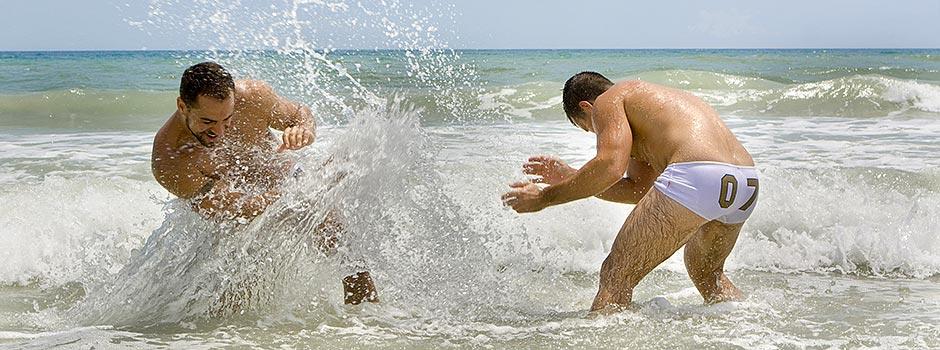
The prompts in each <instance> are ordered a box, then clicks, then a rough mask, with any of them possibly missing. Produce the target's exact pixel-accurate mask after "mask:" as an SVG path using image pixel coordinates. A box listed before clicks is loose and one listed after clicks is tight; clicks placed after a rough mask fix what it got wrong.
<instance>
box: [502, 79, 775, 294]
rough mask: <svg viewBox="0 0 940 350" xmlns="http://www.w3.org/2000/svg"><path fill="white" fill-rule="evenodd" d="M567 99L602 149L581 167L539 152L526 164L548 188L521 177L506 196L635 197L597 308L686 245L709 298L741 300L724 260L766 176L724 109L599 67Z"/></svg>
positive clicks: (571, 114)
mask: <svg viewBox="0 0 940 350" xmlns="http://www.w3.org/2000/svg"><path fill="white" fill-rule="evenodd" d="M562 101H563V103H564V109H565V114H566V115H567V116H568V119H569V120H570V121H571V123H572V124H574V125H576V126H578V127H579V128H581V129H583V130H585V131H588V132H592V133H594V134H596V135H597V154H596V156H595V157H594V158H593V159H591V160H590V161H588V162H587V164H585V165H584V166H583V167H581V169H574V168H572V167H570V166H568V165H567V164H565V163H564V162H562V161H561V160H559V159H558V158H556V157H551V156H535V157H532V158H530V159H529V161H528V162H527V163H526V164H525V165H524V166H523V169H524V171H525V172H526V173H527V174H531V175H536V176H538V177H537V178H536V181H537V182H542V183H545V184H548V185H549V186H548V187H545V188H541V187H539V186H537V185H535V184H533V183H530V182H519V183H515V184H512V185H511V186H512V190H511V191H510V192H508V193H506V194H504V195H503V197H502V198H503V201H504V203H505V204H506V205H509V206H512V208H513V209H514V210H516V211H517V212H519V213H527V212H535V211H539V210H542V209H544V208H546V207H548V206H552V205H558V204H562V203H567V202H570V201H573V200H578V199H582V198H586V197H590V196H596V197H597V198H600V199H603V200H607V201H613V202H620V203H629V204H636V207H634V209H633V211H632V212H631V213H630V215H629V216H628V217H627V220H626V222H625V223H624V224H623V227H622V228H621V229H620V232H619V233H618V234H617V237H616V239H615V240H614V243H613V246H612V247H611V251H610V254H609V255H608V256H607V259H605V260H604V263H603V264H602V265H601V271H600V287H599V289H598V292H597V296H596V297H595V298H594V302H593V304H592V305H591V310H592V311H598V310H603V309H607V308H608V307H609V306H610V307H613V309H614V310H616V309H618V308H623V307H627V306H629V305H630V303H631V301H632V298H633V289H634V288H635V287H636V285H637V284H638V283H639V282H640V280H641V279H642V278H643V277H645V276H646V275H647V274H648V273H649V272H650V271H652V270H653V268H655V267H656V266H657V265H659V264H660V263H662V262H663V261H665V260H666V259H667V258H669V256H671V255H672V254H673V253H674V252H675V251H676V250H678V249H679V248H680V247H682V246H683V245H685V265H686V268H687V269H688V273H689V277H691V278H692V282H693V283H694V284H695V287H696V288H698V290H699V292H700V293H701V294H702V297H703V298H704V299H705V301H706V302H707V303H715V302H721V301H726V300H736V299H739V298H741V296H742V294H741V291H740V290H738V288H737V287H735V286H734V284H732V283H731V280H729V279H728V277H727V276H726V275H725V273H724V263H725V259H726V258H727V257H728V254H730V253H731V249H732V248H733V247H734V243H735V241H736V240H737V237H738V234H739V233H740V231H741V226H742V225H743V224H744V221H745V220H747V218H748V217H749V216H750V214H751V212H752V211H753V210H754V207H755V205H756V200H757V193H758V177H757V171H756V170H755V169H754V161H753V159H752V158H751V156H750V154H749V153H748V152H747V150H745V149H744V146H742V145H741V143H740V142H739V141H738V140H737V138H735V136H734V134H732V133H731V130H729V129H728V127H727V126H725V124H724V122H722V121H721V119H720V118H719V117H718V113H717V112H716V111H715V110H714V109H713V108H711V106H709V105H708V104H707V103H705V102H704V101H702V100H701V99H700V98H698V97H696V96H694V95H692V94H690V93H688V92H685V91H681V90H677V89H672V88H668V87H665V86H660V85H656V84H652V83H647V82H642V81H637V80H633V81H624V82H621V83H618V84H616V85H615V84H613V82H611V81H610V80H608V79H607V78H605V77H604V76H603V75H601V74H598V73H594V72H582V73H579V74H576V75H574V76H573V77H571V78H570V79H568V81H567V82H566V83H565V87H564V90H563V92H562ZM625 173H626V177H624V174H625Z"/></svg>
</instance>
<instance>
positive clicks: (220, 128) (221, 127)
mask: <svg viewBox="0 0 940 350" xmlns="http://www.w3.org/2000/svg"><path fill="white" fill-rule="evenodd" d="M209 130H212V132H214V133H215V134H216V135H219V136H222V134H223V133H225V126H224V125H222V123H218V124H216V125H214V126H213V127H211V128H209Z"/></svg>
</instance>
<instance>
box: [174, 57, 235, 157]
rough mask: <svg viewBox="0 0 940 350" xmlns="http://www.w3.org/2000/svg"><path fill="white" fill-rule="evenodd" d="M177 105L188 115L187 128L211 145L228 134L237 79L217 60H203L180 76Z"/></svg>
mask: <svg viewBox="0 0 940 350" xmlns="http://www.w3.org/2000/svg"><path fill="white" fill-rule="evenodd" d="M176 108H177V109H179V113H180V114H182V115H183V116H184V117H185V123H186V127H187V128H189V131H190V132H191V133H192V134H193V137H195V138H196V140H198V141H199V143H201V144H202V145H203V146H206V147H212V146H214V145H215V143H216V142H217V141H218V140H219V139H221V138H222V136H223V135H225V128H226V127H227V126H228V122H229V119H230V118H231V117H232V113H234V111H235V81H234V80H233V79H232V75H231V74H229V73H228V72H227V71H226V70H225V68H222V66H220V65H219V64H217V63H215V62H203V63H199V64H196V65H194V66H192V67H189V68H188V69H186V71H185V72H183V78H182V79H180V96H179V97H178V98H177V99H176Z"/></svg>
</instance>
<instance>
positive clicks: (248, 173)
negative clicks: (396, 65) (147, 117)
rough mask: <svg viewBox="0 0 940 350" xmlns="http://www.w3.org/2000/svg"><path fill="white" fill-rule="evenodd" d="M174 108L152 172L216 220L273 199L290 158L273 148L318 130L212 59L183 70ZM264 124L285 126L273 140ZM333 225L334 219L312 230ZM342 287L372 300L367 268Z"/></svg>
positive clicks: (258, 208) (299, 110)
mask: <svg viewBox="0 0 940 350" xmlns="http://www.w3.org/2000/svg"><path fill="white" fill-rule="evenodd" d="M176 108H177V109H176V112H175V113H173V115H172V116H170V119H169V120H167V121H166V123H165V124H164V125H163V127H161V128H160V130H159V131H158V132H157V134H156V136H155V137H154V141H153V153H152V161H151V167H152V170H153V175H154V177H155V178H156V179H157V182H159V183H160V185H162V186H163V187H164V188H166V189H167V190H168V191H169V192H170V193H172V194H173V195H175V196H177V197H180V198H182V199H186V200H188V201H189V202H190V203H191V204H192V206H193V208H194V210H196V211H198V212H199V213H201V214H203V215H204V216H206V217H208V218H210V219H214V220H250V219H252V218H254V217H256V216H258V215H259V214H261V213H262V212H263V211H264V210H265V208H267V207H268V205H270V204H271V203H273V202H274V201H275V200H277V199H278V197H279V196H280V192H279V191H278V188H279V185H280V184H281V182H282V181H283V180H284V178H285V176H286V175H287V173H288V172H289V167H290V164H289V163H287V162H285V161H283V160H281V161H280V163H281V164H277V163H278V159H279V157H277V156H276V155H277V153H279V152H283V151H287V150H298V149H301V148H304V147H306V146H308V145H310V144H311V143H313V141H314V138H315V136H316V135H315V131H316V126H315V123H314V118H313V115H312V114H311V113H310V109H309V108H307V107H306V106H304V105H302V104H300V103H296V102H293V101H290V100H288V99H285V98H283V97H280V96H278V95H277V94H276V93H275V92H274V90H273V89H271V87H270V86H268V85H267V84H265V83H264V82H261V81H252V80H241V81H237V82H236V81H235V80H234V79H233V78H232V76H231V74H229V73H228V72H227V71H226V70H225V68H223V67H222V66H220V65H219V64H217V63H214V62H203V63H199V64H196V65H193V66H192V67H189V68H188V69H186V71H185V72H184V73H183V77H182V78H181V79H180V96H179V97H178V98H177V99H176ZM270 129H276V130H281V131H283V135H282V136H281V140H280V141H281V143H280V144H279V145H278V144H277V143H278V140H277V139H276V138H275V137H274V135H273V134H272V133H271V132H270ZM272 163H273V164H272ZM338 229H341V225H339V223H338V222H336V220H334V219H328V220H327V221H326V222H324V223H323V224H322V225H320V227H319V228H318V230H334V231H335V230H338ZM311 234H329V233H324V232H317V233H311ZM334 234H335V232H334ZM327 238H328V237H327ZM325 242H327V243H329V242H331V240H330V239H326V240H325ZM324 248H325V249H329V247H324ZM343 285H344V287H345V289H346V297H345V300H346V303H348V304H358V303H360V302H362V301H363V300H368V301H378V298H377V296H376V292H375V286H374V285H373V283H372V279H371V277H369V275H368V272H360V273H358V274H356V275H353V276H349V277H347V278H346V279H344V282H343Z"/></svg>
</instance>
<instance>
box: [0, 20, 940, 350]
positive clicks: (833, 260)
mask: <svg viewBox="0 0 940 350" xmlns="http://www.w3.org/2000/svg"><path fill="white" fill-rule="evenodd" d="M291 4H292V5H293V7H291V6H288V7H287V8H285V9H284V11H286V12H287V13H288V14H289V13H290V11H292V10H293V11H294V12H293V13H294V16H295V17H294V18H293V19H290V18H291V17H290V16H287V17H286V18H288V19H290V20H289V21H287V23H295V22H296V21H300V20H302V18H298V17H300V16H302V14H298V13H302V12H303V11H302V10H303V9H304V8H306V7H305V6H314V5H310V4H306V5H305V3H300V5H298V3H296V2H295V3H291ZM316 6H321V7H316V8H320V9H327V10H329V11H328V13H331V14H333V15H334V16H336V18H341V19H342V18H345V17H343V16H344V13H345V12H343V11H347V12H349V11H353V10H352V9H349V8H346V9H345V10H344V9H343V8H339V9H329V8H328V7H322V6H326V5H316ZM353 7H354V6H353ZM298 8H299V9H300V10H301V11H299V12H298V11H297V10H298ZM385 9H386V12H384V13H385V14H386V15H387V14H388V13H393V14H394V13H398V14H401V13H407V11H405V10H401V9H396V8H394V7H391V9H390V10H389V9H388V8H385ZM369 10H370V11H373V12H374V10H375V9H369ZM363 12H365V11H363ZM151 15H153V14H151ZM356 16H360V17H361V16H365V15H362V14H359V15H356ZM356 16H352V17H356ZM385 17H387V18H389V16H385ZM400 17H407V16H400ZM278 18H284V16H281V17H278ZM390 18H391V19H389V23H392V24H395V23H399V24H401V23H405V24H412V23H418V22H420V21H417V22H414V21H411V20H410V19H409V20H408V21H404V22H402V21H403V20H402V19H401V18H396V17H394V16H392V17H390ZM157 19H163V20H164V21H173V20H178V19H173V18H169V19H168V18H167V17H160V16H159V13H158V15H157ZM236 20H237V19H230V22H233V23H234V22H236ZM248 20H253V21H261V22H264V21H265V20H266V19H257V18H254V19H248ZM347 22H348V21H347ZM347 22H342V23H347ZM223 23H229V22H223ZM421 23H423V22H421ZM154 25H157V26H159V25H160V22H159V21H157V22H156V24H154ZM233 25H234V24H233ZM389 27H391V28H393V29H396V28H397V29H399V30H400V31H401V33H402V34H399V36H392V35H389V33H388V32H387V31H386V32H385V33H384V34H383V35H387V36H388V37H389V38H390V39H389V40H390V41H391V42H394V43H397V44H396V45H399V46H400V47H398V48H394V49H381V50H317V49H314V47H318V46H317V45H314V44H316V43H314V42H312V41H310V40H308V41H307V42H301V41H300V40H296V39H297V38H307V39H310V37H311V36H313V35H312V34H308V33H301V34H298V32H296V31H292V30H285V31H284V33H281V32H278V31H273V32H270V31H269V32H270V33H273V34H270V33H269V32H265V33H269V34H265V35H270V36H273V37H276V38H281V40H280V41H279V42H278V43H277V45H276V46H278V47H277V48H274V49H263V50H236V51H231V50H208V51H133V52H5V53H0V185H2V186H0V251H2V252H3V253H2V255H0V346H4V347H16V348H48V347H54V346H63V347H66V348H68V347H76V348H89V347H96V348H112V347H117V348H150V347H153V348H162V347H171V348H212V347H221V346H239V345H242V346H251V347H263V348H275V347H288V348H298V347H299V348H304V347H309V348H339V347H344V348H345V347H351V348H401V347H407V348H442V347H482V348H568V347H578V348H664V349H665V348H676V347H683V348H700V347H706V348H892V349H894V348H937V347H940V239H938V238H937V236H938V233H940V231H938V227H940V217H938V215H937V214H938V213H940V156H938V154H940V139H938V136H940V122H938V120H940V51H938V50H894V49H892V50H880V49H866V50H827V49H815V50H810V49H805V50H452V49H448V48H446V45H444V44H442V43H439V42H435V41H434V40H431V39H426V38H425V37H420V36H415V35H412V36H409V35H408V34H409V33H411V34H413V33H425V32H427V28H426V26H425V27H422V29H421V30H417V29H413V27H409V26H401V25H397V26H396V25H389V24H388V23H386V25H385V26H384V27H383V28H384V29H388V28H389ZM273 28H281V27H277V26H273ZM403 28H404V29H403ZM409 28H411V29H409ZM288 29H290V27H288ZM350 30H359V31H360V32H362V33H370V31H369V30H368V28H365V29H355V27H354V28H353V29H350ZM210 34H212V33H210ZM207 35H208V34H207ZM213 35H219V34H218V33H215V34H213ZM265 35H261V36H253V37H250V38H252V40H260V39H259V38H261V39H266V38H268V37H267V36H265ZM364 35H365V34H364ZM219 37H220V38H231V37H229V36H225V35H219ZM313 37H315V36H313ZM401 38H411V39H408V40H410V41H408V40H405V41H402V40H404V39H401ZM264 42H268V41H267V40H265V41H264ZM285 42H292V43H293V44H290V45H288V44H285ZM414 42H418V43H419V44H421V45H425V46H424V47H422V48H423V49H414V48H412V46H413V45H412V43H414ZM419 46H420V45H419ZM205 59H213V60H218V61H219V62H221V63H222V64H224V65H226V66H227V67H228V68H229V69H230V70H232V71H233V72H234V73H235V75H236V76H237V77H238V78H244V79H261V80H265V81H268V82H269V83H270V84H271V85H272V86H273V88H274V89H275V90H276V91H278V92H279V93H281V94H282V95H284V96H287V97H289V98H292V99H295V100H297V101H300V102H303V103H306V104H308V105H310V106H312V107H313V109H314V112H315V114H316V116H317V119H318V122H319V128H318V138H317V141H316V143H315V144H314V145H313V146H311V147H309V148H308V149H305V150H302V151H299V152H295V153H294V154H292V157H293V158H295V159H296V160H297V161H299V162H301V163H302V164H304V165H305V167H306V168H307V171H306V174H307V175H306V176H304V177H302V178H300V179H298V180H296V181H293V182H291V183H289V184H287V185H286V186H285V188H284V197H283V198H282V199H281V200H280V201H279V202H277V203H275V204H274V205H273V206H272V207H271V208H269V209H268V211H266V213H265V214H264V215H262V216H261V217H259V218H257V219H255V220H254V221H252V222H250V223H246V224H241V225H235V224H231V225H218V224H213V223H210V222H206V221H204V220H202V219H201V218H200V217H199V216H198V215H195V214H193V213H192V212H191V211H190V210H189V208H188V206H187V205H186V204H185V203H180V202H179V201H177V200H175V199H173V198H172V196H171V195H169V194H168V193H167V192H166V191H165V190H164V189H162V188H161V187H160V186H159V185H158V184H157V183H156V181H155V180H154V179H153V177H152V175H151V173H150V166H149V162H150V149H151V143H152V139H153V135H154V133H155V131H156V130H157V129H158V128H159V127H160V125H162V123H163V122H164V121H165V120H166V119H167V118H168V117H169V116H170V115H171V114H172V113H173V112H174V109H175V98H176V96H177V92H176V89H177V88H178V81H179V77H180V74H181V72H182V71H183V70H184V69H185V68H186V67H187V66H189V65H191V64H194V63H197V62H199V61H202V60H205ZM583 70H594V71H598V72H601V73H603V74H605V75H607V76H608V77H610V78H612V79H642V80H645V81H650V82H654V83H658V84H664V85H667V86H671V87H676V88H681V89H685V90H688V91H690V92H692V93H694V94H696V95H698V96H700V97H702V98H703V99H704V100H705V101H707V102H709V103H710V104H712V105H713V106H714V107H715V108H716V109H717V110H718V111H719V113H720V114H721V116H722V118H723V120H724V121H725V123H726V124H727V125H728V126H729V127H730V128H731V130H732V131H733V132H734V133H735V135H736V136H737V137H738V138H739V139H740V140H741V142H742V143H743V144H744V146H745V147H746V148H747V149H748V150H749V151H750V152H751V154H752V155H753V156H754V159H755V162H756V163H757V167H758V169H759V171H760V172H761V175H762V186H761V187H762V193H761V198H760V201H759V203H758V205H757V208H756V210H755V211H754V214H753V216H752V217H751V218H750V220H749V221H748V222H747V223H746V225H745V226H744V229H743V231H742V234H741V236H740V237H739V239H738V242H737V245H736V246H735V249H734V251H733V252H732V254H731V256H730V257H729V259H728V263H727V266H726V267H727V271H728V275H729V277H730V278H731V279H732V280H733V281H734V282H735V283H736V284H737V285H738V286H739V287H740V288H741V290H742V291H743V292H744V293H745V294H746V298H745V299H744V300H743V301H739V302H729V303H722V304H717V305H704V304H703V302H702V299H701V297H700V296H699V295H698V293H697V291H696V290H695V288H694V287H693V286H692V283H691V281H690V280H689V278H688V277H687V275H686V272H685V268H684V265H683V263H682V256H681V252H680V253H677V254H676V255H675V256H673V257H672V258H670V259H669V260H667V261H666V262H665V263H664V264H662V265H661V266H660V267H659V268H657V269H656V270H654V271H653V272H652V273H651V274H650V275H649V276H647V277H646V279H644V280H643V282H641V283H640V285H639V286H638V288H637V290H636V292H635V296H634V300H635V303H636V307H635V309H634V310H631V311H627V312H624V313H620V314H616V315H612V316H600V317H588V315H587V310H588V308H589V306H590V303H591V300H592V298H593V296H594V293H595V292H596V288H597V282H598V277H597V275H598V270H599V267H600V263H601V261H603V259H604V258H605V257H606V254H607V253H608V251H609V249H610V245H611V243H612V240H613V239H614V237H615V234H616V233H617V231H618V229H619V227H620V225H621V224H622V223H623V221H624V219H625V218H626V217H627V215H629V214H630V210H631V206H628V205H621V204H613V203H607V202H602V201H600V200H596V199H587V200H583V201H579V202H575V203H570V204H565V205H561V206H557V207H552V208H548V209H546V210H543V211H542V212H539V213H535V214H526V215H518V214H516V213H514V212H512V211H511V210H509V209H507V208H505V207H503V206H502V204H501V202H500V200H499V196H500V194H502V193H503V192H505V191H506V190H507V188H508V186H507V184H508V183H510V182H513V181H516V180H520V179H522V178H524V175H523V174H522V172H521V164H522V162H523V161H525V159H526V158H527V157H528V156H530V155H536V154H554V155H558V156H559V157H561V158H562V159H564V160H566V161H568V162H570V163H571V164H573V165H575V166H579V165H581V164H583V163H585V162H586V161H588V160H589V159H590V158H591V157H592V155H593V154H594V138H593V135H592V134H589V133H585V132H583V131H581V130H580V129H578V128H576V127H574V126H572V125H570V124H569V123H568V121H567V120H566V119H565V117H564V114H563V112H562V109H561V98H560V92H561V87H562V84H563V82H564V80H565V79H567V78H568V77H569V76H570V75H572V74H574V73H577V72H579V71H583ZM327 159H333V161H331V162H326V160H327ZM324 163H326V164H324ZM330 210H333V211H336V212H338V213H340V214H341V216H342V217H343V218H344V222H345V223H346V226H347V233H346V234H345V235H344V236H343V237H342V240H343V242H342V246H341V248H340V251H339V253H338V254H336V255H331V256H326V255H323V254H322V253H320V252H319V251H318V250H317V249H315V248H314V247H313V244H312V243H311V241H310V235H309V232H310V231H311V230H312V227H314V226H316V224H317V223H319V221H320V220H322V218H323V217H324V216H325V215H326V213H327V212H328V211H330ZM351 262H355V263H351ZM352 265H356V266H367V267H368V269H369V270H370V271H371V273H372V275H373V276H374V278H375V281H376V285H377V287H378V289H379V293H380V296H381V298H382V302H381V303H379V304H374V305H371V304H370V305H359V306H345V305H343V304H342V292H341V291H342V286H341V284H340V282H339V280H340V279H341V278H342V276H344V275H345V274H347V273H349V272H350V271H352V269H354V268H355V267H354V266H352ZM244 291H250V295H247V294H246V295H245V296H244V297H245V298H246V300H250V304H248V306H247V307H245V308H241V309H238V310H233V309H226V308H224V306H220V305H219V304H220V299H221V298H220V296H222V295H225V293H233V292H234V293H238V292H244ZM220 310H221V311H220Z"/></svg>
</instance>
